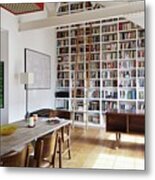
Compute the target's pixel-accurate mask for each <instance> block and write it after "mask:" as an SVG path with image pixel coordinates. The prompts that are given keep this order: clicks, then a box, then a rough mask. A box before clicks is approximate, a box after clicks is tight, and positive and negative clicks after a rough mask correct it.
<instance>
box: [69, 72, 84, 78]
mask: <svg viewBox="0 0 155 180" xmlns="http://www.w3.org/2000/svg"><path fill="white" fill-rule="evenodd" d="M75 76H76V79H78V80H81V79H84V72H76V73H75V72H74V73H71V79H75Z"/></svg>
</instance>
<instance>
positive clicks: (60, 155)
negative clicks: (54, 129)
mask: <svg viewBox="0 0 155 180" xmlns="http://www.w3.org/2000/svg"><path fill="white" fill-rule="evenodd" d="M58 142H59V168H62V142H61V137H59V140H58Z"/></svg>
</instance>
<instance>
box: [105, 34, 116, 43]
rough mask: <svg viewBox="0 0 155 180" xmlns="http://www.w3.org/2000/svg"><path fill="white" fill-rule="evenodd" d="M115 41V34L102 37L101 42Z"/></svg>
mask: <svg viewBox="0 0 155 180" xmlns="http://www.w3.org/2000/svg"><path fill="white" fill-rule="evenodd" d="M116 40H117V34H110V35H103V36H102V41H103V42H109V41H116Z"/></svg>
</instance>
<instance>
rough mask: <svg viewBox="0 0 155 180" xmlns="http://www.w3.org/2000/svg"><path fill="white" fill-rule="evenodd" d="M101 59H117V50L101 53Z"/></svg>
mask: <svg viewBox="0 0 155 180" xmlns="http://www.w3.org/2000/svg"><path fill="white" fill-rule="evenodd" d="M102 57H103V60H107V61H109V60H114V59H117V52H111V53H103V56H102Z"/></svg>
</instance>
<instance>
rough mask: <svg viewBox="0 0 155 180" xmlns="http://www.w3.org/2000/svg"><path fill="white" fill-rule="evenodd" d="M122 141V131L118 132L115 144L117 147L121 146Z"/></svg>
mask: <svg viewBox="0 0 155 180" xmlns="http://www.w3.org/2000/svg"><path fill="white" fill-rule="evenodd" d="M120 141H121V133H120V132H116V146H115V148H116V149H117V148H119V145H120Z"/></svg>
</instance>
